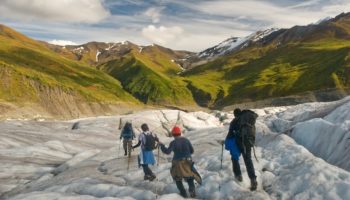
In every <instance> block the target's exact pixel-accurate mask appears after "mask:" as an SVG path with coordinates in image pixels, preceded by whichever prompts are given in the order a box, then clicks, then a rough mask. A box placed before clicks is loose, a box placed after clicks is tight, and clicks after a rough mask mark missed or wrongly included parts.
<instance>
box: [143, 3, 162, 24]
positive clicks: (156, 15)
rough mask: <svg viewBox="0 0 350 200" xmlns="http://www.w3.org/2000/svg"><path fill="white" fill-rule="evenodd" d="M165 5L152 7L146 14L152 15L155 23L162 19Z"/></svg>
mask: <svg viewBox="0 0 350 200" xmlns="http://www.w3.org/2000/svg"><path fill="white" fill-rule="evenodd" d="M163 9H164V7H151V8H149V9H147V10H146V12H145V13H144V14H145V15H146V16H148V17H151V19H152V22H153V23H158V22H159V21H160V17H161V12H162V10H163Z"/></svg>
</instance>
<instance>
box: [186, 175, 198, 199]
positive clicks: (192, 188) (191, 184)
mask: <svg viewBox="0 0 350 200" xmlns="http://www.w3.org/2000/svg"><path fill="white" fill-rule="evenodd" d="M187 183H188V191H189V193H190V196H191V197H192V198H194V197H196V189H195V186H194V178H188V179H187Z"/></svg>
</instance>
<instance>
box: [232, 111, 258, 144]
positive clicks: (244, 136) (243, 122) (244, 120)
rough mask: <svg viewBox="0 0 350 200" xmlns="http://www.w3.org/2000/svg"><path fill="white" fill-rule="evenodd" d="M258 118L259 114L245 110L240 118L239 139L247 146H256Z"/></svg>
mask: <svg viewBox="0 0 350 200" xmlns="http://www.w3.org/2000/svg"><path fill="white" fill-rule="evenodd" d="M256 118H258V114H256V113H255V112H253V111H251V110H243V111H242V112H241V114H240V116H239V120H238V127H239V129H238V132H237V137H238V142H242V143H243V144H244V145H245V146H254V143H255V132H256V130H255V122H256Z"/></svg>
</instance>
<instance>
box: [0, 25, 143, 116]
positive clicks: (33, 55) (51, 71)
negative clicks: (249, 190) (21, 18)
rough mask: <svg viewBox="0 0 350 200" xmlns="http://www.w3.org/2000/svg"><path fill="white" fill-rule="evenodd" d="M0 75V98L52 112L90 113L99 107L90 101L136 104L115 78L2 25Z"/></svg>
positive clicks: (98, 103) (0, 34) (0, 33)
mask: <svg viewBox="0 0 350 200" xmlns="http://www.w3.org/2000/svg"><path fill="white" fill-rule="evenodd" d="M0 76H1V81H0V99H1V101H2V102H11V103H14V104H17V105H20V106H24V105H26V104H35V105H39V107H40V106H41V107H44V108H45V109H46V110H47V111H48V112H50V113H52V114H58V115H59V114H62V112H64V113H65V114H67V113H68V115H69V112H76V113H78V114H79V113H80V114H84V113H91V112H92V113H93V112H95V111H96V112H99V111H98V110H99V109H101V107H103V106H96V105H92V104H97V105H103V104H106V105H108V104H110V105H122V104H123V105H139V103H138V101H137V100H136V99H135V98H133V97H132V96H131V95H130V94H128V93H127V92H126V91H125V90H123V88H122V86H121V84H120V82H119V81H117V80H115V79H113V78H112V77H110V76H108V75H107V74H105V73H103V72H101V71H99V70H96V69H94V68H92V67H90V66H87V65H85V64H82V63H78V62H75V61H72V60H69V59H66V58H64V57H62V56H59V55H58V54H56V53H54V52H52V51H51V50H50V49H48V48H47V47H46V46H44V45H42V44H41V43H39V42H36V41H34V40H31V39H30V38H27V37H26V36H24V35H22V34H20V33H18V32H16V31H14V30H12V29H10V28H7V27H5V26H2V25H1V26H0ZM57 107H62V108H57ZM92 107H93V108H92ZM65 109H68V110H69V111H66V110H65ZM74 109H75V111H74ZM94 109H95V110H94ZM72 110H73V111H72Z"/></svg>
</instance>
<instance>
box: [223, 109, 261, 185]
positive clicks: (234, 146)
mask: <svg viewBox="0 0 350 200" xmlns="http://www.w3.org/2000/svg"><path fill="white" fill-rule="evenodd" d="M233 113H234V116H235V118H234V119H233V120H232V121H231V123H230V127H229V131H228V133H227V136H226V139H225V148H226V149H228V150H230V153H231V160H232V168H233V173H234V175H235V178H236V179H237V180H238V181H240V182H242V181H243V177H242V172H241V168H240V165H239V157H240V154H242V156H243V160H244V163H245V165H246V169H247V172H248V176H249V178H250V183H251V187H250V189H251V190H252V191H253V190H256V189H257V186H258V182H257V181H256V175H255V170H254V165H253V161H252V148H253V146H254V143H255V120H256V118H257V117H258V115H257V114H256V113H255V112H253V111H251V110H243V111H241V110H240V109H239V108H236V109H235V110H234V112H233Z"/></svg>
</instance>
